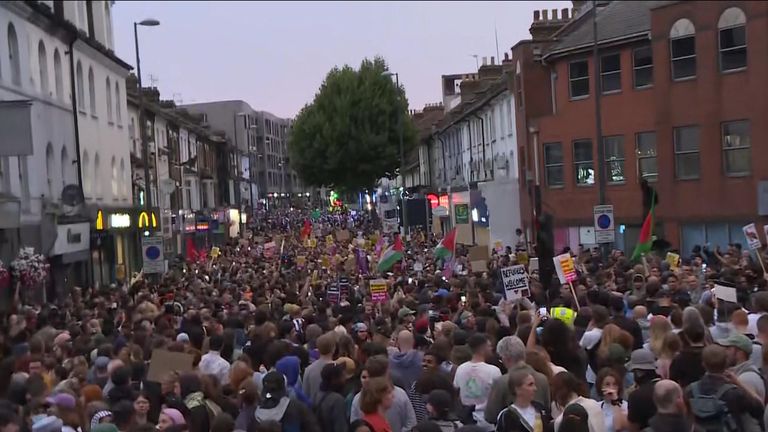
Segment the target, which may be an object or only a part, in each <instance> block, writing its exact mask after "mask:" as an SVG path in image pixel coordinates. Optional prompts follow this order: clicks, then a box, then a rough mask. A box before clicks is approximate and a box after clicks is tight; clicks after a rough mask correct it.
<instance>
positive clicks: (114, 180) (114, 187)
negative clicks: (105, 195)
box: [111, 156, 119, 198]
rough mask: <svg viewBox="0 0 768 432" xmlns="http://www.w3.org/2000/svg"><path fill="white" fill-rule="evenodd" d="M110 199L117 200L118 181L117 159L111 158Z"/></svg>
mask: <svg viewBox="0 0 768 432" xmlns="http://www.w3.org/2000/svg"><path fill="white" fill-rule="evenodd" d="M111 173H112V197H113V198H117V195H118V193H119V192H118V190H117V187H118V180H117V159H115V157H114V156H112V171H111Z"/></svg>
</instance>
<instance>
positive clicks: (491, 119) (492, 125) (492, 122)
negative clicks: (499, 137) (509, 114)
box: [487, 106, 496, 142]
mask: <svg viewBox="0 0 768 432" xmlns="http://www.w3.org/2000/svg"><path fill="white" fill-rule="evenodd" d="M487 119H488V129H489V130H490V132H491V133H490V135H491V142H495V141H496V107H495V106H494V107H493V108H491V112H490V113H488V117H487Z"/></svg>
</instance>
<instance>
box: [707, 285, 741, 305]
mask: <svg viewBox="0 0 768 432" xmlns="http://www.w3.org/2000/svg"><path fill="white" fill-rule="evenodd" d="M712 291H714V294H715V298H717V299H718V300H722V301H727V302H730V303H738V299H737V297H736V288H731V287H727V286H723V285H718V284H715V288H714V289H713V290H712Z"/></svg>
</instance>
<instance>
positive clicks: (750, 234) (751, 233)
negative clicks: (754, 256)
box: [742, 223, 763, 250]
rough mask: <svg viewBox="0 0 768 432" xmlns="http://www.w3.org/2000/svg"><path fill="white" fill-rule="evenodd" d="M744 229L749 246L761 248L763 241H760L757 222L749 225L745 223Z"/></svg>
mask: <svg viewBox="0 0 768 432" xmlns="http://www.w3.org/2000/svg"><path fill="white" fill-rule="evenodd" d="M742 230H743V231H744V237H746V238H747V244H748V245H749V248H750V249H753V250H754V249H760V247H761V246H762V245H763V243H762V242H761V241H760V236H759V235H758V234H757V227H756V226H755V224H754V223H751V224H749V225H745V226H744V228H742Z"/></svg>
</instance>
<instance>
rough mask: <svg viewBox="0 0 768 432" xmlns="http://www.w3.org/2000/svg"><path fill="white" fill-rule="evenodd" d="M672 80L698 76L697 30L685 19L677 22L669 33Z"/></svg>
mask: <svg viewBox="0 0 768 432" xmlns="http://www.w3.org/2000/svg"><path fill="white" fill-rule="evenodd" d="M669 45H670V53H671V61H672V79H675V80H679V79H685V78H692V77H695V76H696V28H694V26H693V23H692V22H691V21H690V20H687V19H685V18H682V19H679V20H677V22H675V24H674V25H672V29H671V30H670V32H669Z"/></svg>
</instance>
